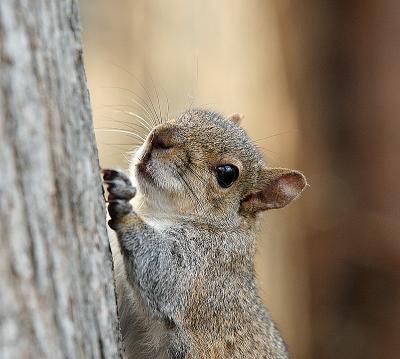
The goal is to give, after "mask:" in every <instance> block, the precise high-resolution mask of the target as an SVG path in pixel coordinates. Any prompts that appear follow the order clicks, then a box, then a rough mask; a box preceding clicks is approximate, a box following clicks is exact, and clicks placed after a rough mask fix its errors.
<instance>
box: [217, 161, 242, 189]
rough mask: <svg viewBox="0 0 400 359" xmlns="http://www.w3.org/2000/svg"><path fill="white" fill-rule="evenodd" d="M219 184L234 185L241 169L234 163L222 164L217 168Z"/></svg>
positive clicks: (224, 186)
mask: <svg viewBox="0 0 400 359" xmlns="http://www.w3.org/2000/svg"><path fill="white" fill-rule="evenodd" d="M215 174H216V175H217V181H218V184H219V185H220V186H221V187H223V188H228V187H230V186H232V184H233V182H235V181H236V180H237V178H238V177H239V169H238V168H237V167H236V166H234V165H222V166H218V167H217V168H216V169H215Z"/></svg>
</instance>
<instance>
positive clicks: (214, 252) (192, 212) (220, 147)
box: [103, 109, 307, 359]
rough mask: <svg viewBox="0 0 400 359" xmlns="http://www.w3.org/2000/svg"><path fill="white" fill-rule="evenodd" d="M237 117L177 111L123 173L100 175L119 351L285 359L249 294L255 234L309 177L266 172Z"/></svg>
mask: <svg viewBox="0 0 400 359" xmlns="http://www.w3.org/2000/svg"><path fill="white" fill-rule="evenodd" d="M241 118H242V116H241V115H239V114H234V115H232V116H230V117H229V118H225V117H223V116H222V115H220V114H218V113H215V112H212V111H209V110H202V109H195V110H194V109H192V110H187V111H185V112H183V113H182V114H181V115H180V116H178V117H177V118H176V119H172V120H167V121H166V122H164V123H162V124H159V125H157V126H155V127H154V128H153V129H152V130H151V132H150V133H149V134H148V136H147V137H146V139H145V142H144V143H143V144H142V145H141V147H140V148H139V149H138V150H137V151H136V153H135V154H134V155H133V158H132V162H131V164H130V168H129V177H128V176H127V175H126V174H124V173H123V172H121V171H117V170H111V169H107V170H103V179H104V183H105V184H106V186H107V191H108V212H109V215H110V218H111V219H110V220H109V222H108V223H109V226H110V227H111V228H112V229H113V230H114V231H115V232H116V234H117V243H114V244H113V245H114V247H115V248H113V249H114V250H113V252H114V257H115V271H116V283H117V298H118V307H119V315H120V323H121V332H122V337H123V347H124V358H127V359H133V358H135V359H150V358H151V359H223V358H224V359H226V358H229V359H244V358H247V359H272V358H273V359H285V358H288V351H287V348H286V344H285V342H284V340H283V338H282V336H281V335H280V333H279V331H278V329H277V326H276V325H275V323H274V322H273V320H272V319H271V316H270V314H269V312H268V311H267V309H266V308H265V307H264V305H263V303H262V300H261V298H260V296H259V294H258V284H257V279H256V274H255V266H254V256H255V247H256V233H257V228H258V222H259V217H260V213H261V212H263V211H266V210H269V209H275V208H281V207H284V206H285V205H287V204H288V203H289V202H291V201H292V200H294V199H295V198H297V197H298V196H299V194H300V193H301V192H302V190H303V189H304V188H305V186H306V185H307V182H306V178H305V177H304V175H303V174H302V173H301V172H298V171H295V170H290V169H284V168H270V167H268V166H267V165H266V162H265V161H264V159H263V157H262V155H261V154H260V152H259V151H258V149H257V148H256V146H255V145H254V144H253V142H252V141H251V140H250V138H249V137H248V135H247V134H246V132H245V131H244V129H243V128H242V127H241V126H240V124H239V122H240V120H241Z"/></svg>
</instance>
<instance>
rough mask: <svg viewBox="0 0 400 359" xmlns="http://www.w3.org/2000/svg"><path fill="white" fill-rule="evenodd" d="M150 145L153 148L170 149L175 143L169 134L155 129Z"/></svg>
mask: <svg viewBox="0 0 400 359" xmlns="http://www.w3.org/2000/svg"><path fill="white" fill-rule="evenodd" d="M150 146H151V148H152V149H158V150H168V149H170V148H172V147H173V146H174V145H173V143H172V141H171V140H170V139H169V138H168V136H166V135H165V134H163V133H159V132H158V131H154V132H153V134H152V136H151V139H150Z"/></svg>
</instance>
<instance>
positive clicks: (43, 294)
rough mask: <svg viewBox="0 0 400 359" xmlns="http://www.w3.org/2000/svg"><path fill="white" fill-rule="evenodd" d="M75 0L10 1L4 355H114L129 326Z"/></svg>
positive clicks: (0, 284) (0, 268)
mask: <svg viewBox="0 0 400 359" xmlns="http://www.w3.org/2000/svg"><path fill="white" fill-rule="evenodd" d="M101 191H102V188H101V181H100V176H99V165H98V159H97V150H96V145H95V139H94V135H93V128H92V119H91V111H90V103H89V96H88V91H87V88H86V78H85V73H84V68H83V61H82V48H81V40H80V28H79V16H78V7H77V3H76V1H73V0H57V1H52V0H36V1H28V0H1V1H0V239H1V240H0V243H1V250H0V358H60V357H62V358H115V357H119V356H120V355H119V353H120V350H119V348H120V346H119V334H118V333H119V331H118V322H117V309H116V301H115V292H114V281H113V274H112V260H111V254H110V250H109V243H108V239H107V233H106V227H105V208H104V203H103V199H102V192H101Z"/></svg>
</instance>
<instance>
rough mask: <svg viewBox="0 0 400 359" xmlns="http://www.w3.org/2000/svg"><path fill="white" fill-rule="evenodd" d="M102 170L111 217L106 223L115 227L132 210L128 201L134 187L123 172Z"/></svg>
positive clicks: (132, 195) (131, 196)
mask: <svg viewBox="0 0 400 359" xmlns="http://www.w3.org/2000/svg"><path fill="white" fill-rule="evenodd" d="M102 172H103V180H104V183H105V184H106V185H107V191H108V213H109V214H110V217H111V220H110V221H109V222H108V224H109V226H110V227H111V228H112V229H116V224H117V222H118V221H119V220H120V219H121V218H122V217H124V216H126V215H127V214H129V213H131V212H132V205H131V204H130V203H129V201H130V200H131V199H132V198H133V197H134V196H135V194H136V189H135V188H134V187H133V186H132V184H131V181H130V180H129V178H128V176H127V175H125V174H124V173H123V172H121V171H116V170H110V169H105V170H103V171H102Z"/></svg>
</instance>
